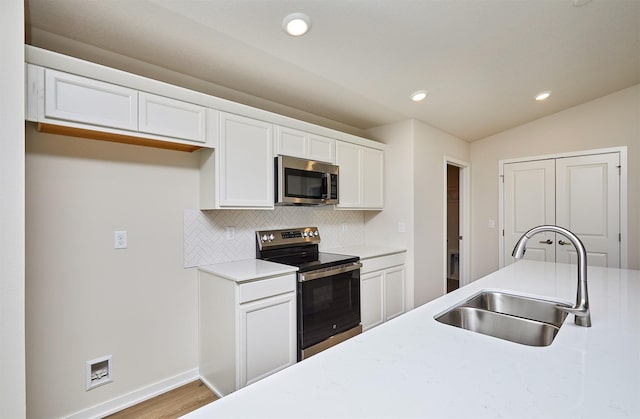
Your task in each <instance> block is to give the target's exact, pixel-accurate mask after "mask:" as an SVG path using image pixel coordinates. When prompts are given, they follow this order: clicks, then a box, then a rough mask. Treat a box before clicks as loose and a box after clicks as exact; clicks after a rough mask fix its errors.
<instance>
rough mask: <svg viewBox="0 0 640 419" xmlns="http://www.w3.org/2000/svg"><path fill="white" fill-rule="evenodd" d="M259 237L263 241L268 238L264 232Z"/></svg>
mask: <svg viewBox="0 0 640 419" xmlns="http://www.w3.org/2000/svg"><path fill="white" fill-rule="evenodd" d="M260 239H262V241H263V242H266V241H267V240H269V237H267V235H266V234H263V235H262V237H260Z"/></svg>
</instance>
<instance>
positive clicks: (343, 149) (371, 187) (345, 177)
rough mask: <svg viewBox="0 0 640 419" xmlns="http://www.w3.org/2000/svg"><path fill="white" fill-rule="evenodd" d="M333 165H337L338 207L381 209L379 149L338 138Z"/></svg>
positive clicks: (382, 203)
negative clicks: (338, 173)
mask: <svg viewBox="0 0 640 419" xmlns="http://www.w3.org/2000/svg"><path fill="white" fill-rule="evenodd" d="M336 164H337V165H338V166H339V167H340V176H339V185H338V193H339V198H340V204H338V205H337V207H338V208H342V209H383V208H384V153H383V151H382V150H377V149H374V148H370V147H364V146H360V145H357V144H351V143H347V142H343V141H337V142H336Z"/></svg>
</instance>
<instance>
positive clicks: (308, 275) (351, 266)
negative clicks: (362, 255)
mask: <svg viewBox="0 0 640 419" xmlns="http://www.w3.org/2000/svg"><path fill="white" fill-rule="evenodd" d="M360 268H362V263H360V262H353V263H348V264H345V265H339V266H332V267H330V268H325V269H318V270H316V271H310V272H304V273H301V274H299V278H298V282H306V281H311V280H313V279H320V278H326V277H328V276H333V275H338V274H343V273H346V272H351V271H355V270H357V269H360Z"/></svg>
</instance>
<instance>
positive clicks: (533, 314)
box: [435, 291, 571, 346]
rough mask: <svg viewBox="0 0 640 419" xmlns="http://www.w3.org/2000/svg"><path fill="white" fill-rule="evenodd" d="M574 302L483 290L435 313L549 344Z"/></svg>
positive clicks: (487, 331)
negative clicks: (445, 309) (568, 308)
mask: <svg viewBox="0 0 640 419" xmlns="http://www.w3.org/2000/svg"><path fill="white" fill-rule="evenodd" d="M559 306H561V307H571V305H570V304H568V303H564V302H557V301H549V300H542V299H537V298H530V297H524V296H518V295H512V294H507V293H504V292H501V291H481V292H479V293H478V294H475V295H474V296H472V297H470V298H469V299H467V300H465V301H463V302H461V303H458V304H456V305H454V306H453V307H451V308H449V309H448V310H447V311H445V312H444V313H442V314H439V315H437V316H435V319H436V320H437V321H439V322H440V323H444V324H448V325H451V326H455V327H459V328H462V329H466V330H470V331H472V332H477V333H482V334H484V335H488V336H493V337H496V338H500V339H505V340H508V341H511V342H515V343H520V344H523V345H529V346H549V345H551V343H552V342H553V339H554V338H555V337H556V335H557V334H558V331H559V330H560V327H561V326H562V323H563V322H564V320H565V319H566V317H567V312H566V311H564V310H562V309H560V308H559Z"/></svg>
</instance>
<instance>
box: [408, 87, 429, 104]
mask: <svg viewBox="0 0 640 419" xmlns="http://www.w3.org/2000/svg"><path fill="white" fill-rule="evenodd" d="M427 94H428V92H427V91H426V90H418V91H417V92H413V93H411V96H409V97H410V98H411V100H413V101H414V102H420V101H422V100H425V98H426V97H427Z"/></svg>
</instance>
